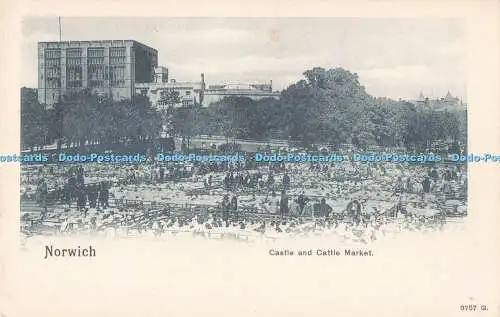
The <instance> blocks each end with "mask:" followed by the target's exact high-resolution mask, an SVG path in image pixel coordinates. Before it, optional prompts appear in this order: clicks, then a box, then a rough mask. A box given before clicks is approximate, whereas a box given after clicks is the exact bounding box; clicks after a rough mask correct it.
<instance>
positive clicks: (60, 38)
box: [59, 17, 62, 42]
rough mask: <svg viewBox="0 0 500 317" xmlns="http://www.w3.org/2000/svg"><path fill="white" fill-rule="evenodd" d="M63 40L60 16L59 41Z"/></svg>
mask: <svg viewBox="0 0 500 317" xmlns="http://www.w3.org/2000/svg"><path fill="white" fill-rule="evenodd" d="M61 41H62V32H61V17H59V42H61Z"/></svg>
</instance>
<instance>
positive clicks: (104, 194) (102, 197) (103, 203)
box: [98, 181, 109, 210]
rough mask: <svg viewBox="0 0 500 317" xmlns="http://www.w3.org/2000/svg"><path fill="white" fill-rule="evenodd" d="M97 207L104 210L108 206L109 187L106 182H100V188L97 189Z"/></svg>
mask: <svg viewBox="0 0 500 317" xmlns="http://www.w3.org/2000/svg"><path fill="white" fill-rule="evenodd" d="M99 207H100V208H101V209H104V210H106V208H109V189H108V186H107V184H106V182H104V181H103V182H101V185H100V189H99V206H98V209H99Z"/></svg>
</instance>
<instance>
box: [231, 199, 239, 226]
mask: <svg viewBox="0 0 500 317" xmlns="http://www.w3.org/2000/svg"><path fill="white" fill-rule="evenodd" d="M231 210H232V212H233V215H234V218H235V219H236V221H239V214H238V197H237V196H236V195H233V197H232V198H231Z"/></svg>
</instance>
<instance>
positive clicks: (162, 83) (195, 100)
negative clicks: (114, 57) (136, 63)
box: [135, 67, 280, 109]
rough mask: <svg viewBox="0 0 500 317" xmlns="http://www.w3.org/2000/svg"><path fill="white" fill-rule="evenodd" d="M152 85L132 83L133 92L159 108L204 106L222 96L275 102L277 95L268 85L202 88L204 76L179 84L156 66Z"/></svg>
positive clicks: (203, 86)
mask: <svg viewBox="0 0 500 317" xmlns="http://www.w3.org/2000/svg"><path fill="white" fill-rule="evenodd" d="M154 72H155V73H154V81H153V82H152V83H136V84H135V93H136V94H137V95H144V96H147V97H148V98H149V100H151V103H152V104H153V106H155V107H158V108H160V109H161V108H163V107H170V106H173V107H176V108H179V107H192V106H196V105H201V106H203V107H208V106H209V105H210V104H211V103H214V102H217V101H220V100H221V99H223V98H224V97H230V96H233V97H247V98H250V99H252V100H260V99H263V98H274V99H279V97H280V93H279V92H273V91H272V82H270V83H269V84H261V83H250V84H241V83H234V84H233V83H225V84H221V85H210V86H208V87H206V85H205V76H204V74H201V78H200V81H199V82H180V81H176V80H175V79H170V80H169V76H168V69H166V68H165V67H157V68H155V70H154ZM174 94H176V95H178V102H177V103H175V104H174V103H173V98H172V96H173V95H174Z"/></svg>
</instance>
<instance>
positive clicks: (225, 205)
mask: <svg viewBox="0 0 500 317" xmlns="http://www.w3.org/2000/svg"><path fill="white" fill-rule="evenodd" d="M221 209H222V220H223V221H224V222H225V223H226V226H229V214H230V212H231V202H230V201H229V195H228V194H225V195H224V198H223V199H222V203H221Z"/></svg>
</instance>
